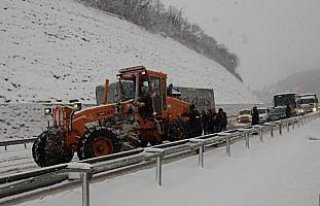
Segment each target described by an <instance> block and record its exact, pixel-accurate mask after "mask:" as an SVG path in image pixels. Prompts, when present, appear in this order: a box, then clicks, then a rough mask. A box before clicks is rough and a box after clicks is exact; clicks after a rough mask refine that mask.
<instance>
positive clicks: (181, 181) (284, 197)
mask: <svg viewBox="0 0 320 206" xmlns="http://www.w3.org/2000/svg"><path fill="white" fill-rule="evenodd" d="M319 124H320V120H317V121H315V122H312V123H311V124H309V125H307V126H303V127H301V128H300V129H296V130H294V131H291V133H287V132H284V135H283V137H280V136H278V135H276V136H275V138H274V139H272V138H270V137H268V138H267V137H266V138H265V139H264V142H263V143H261V142H259V140H258V138H256V139H252V140H251V149H249V150H248V149H245V145H244V142H243V141H241V142H238V143H236V144H233V145H232V146H231V155H232V156H231V157H228V156H227V155H226V154H225V148H219V149H215V150H210V151H207V152H206V153H205V168H204V169H200V168H199V166H198V157H197V156H193V157H190V158H186V159H183V160H179V161H177V162H173V163H170V164H167V165H164V168H163V186H161V187H159V186H158V185H157V184H156V183H155V181H154V176H155V169H154V168H151V169H147V170H143V171H138V172H136V173H132V174H128V175H125V176H120V177H117V178H114V179H109V180H104V181H102V182H101V180H99V182H94V183H91V202H92V205H95V206H99V205H101V206H102V205H118V206H128V205H139V206H144V205H147V206H163V205H184V206H189V205H190V206H193V205H202V206H206V205H208V206H211V205H219V206H233V205H246V206H257V205H259V206H270V205H277V206H278V205H279V206H280V205H281V206H301V205H317V204H318V198H319V191H320V178H319V171H320V150H319V146H320V141H319V140H320V136H319V133H320V129H319ZM310 137H311V138H310ZM311 139H314V140H311ZM133 191H134V192H133ZM59 204H63V205H70V206H71V205H80V204H81V189H80V188H77V189H73V190H70V191H64V192H61V193H58V194H56V193H51V194H50V196H45V197H41V198H40V199H36V200H32V201H30V202H24V203H23V204H21V205H32V206H36V205H47V206H50V205H59Z"/></svg>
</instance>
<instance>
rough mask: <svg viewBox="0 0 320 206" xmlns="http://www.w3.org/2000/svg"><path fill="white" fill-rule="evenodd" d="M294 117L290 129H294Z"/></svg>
mask: <svg viewBox="0 0 320 206" xmlns="http://www.w3.org/2000/svg"><path fill="white" fill-rule="evenodd" d="M295 120H296V119H295V118H294V119H293V120H292V130H294V124H295Z"/></svg>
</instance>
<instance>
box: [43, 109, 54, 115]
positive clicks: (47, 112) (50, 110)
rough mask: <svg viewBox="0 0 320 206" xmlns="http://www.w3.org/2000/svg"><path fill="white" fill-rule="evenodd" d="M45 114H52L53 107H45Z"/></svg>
mask: <svg viewBox="0 0 320 206" xmlns="http://www.w3.org/2000/svg"><path fill="white" fill-rule="evenodd" d="M44 115H52V109H51V108H44Z"/></svg>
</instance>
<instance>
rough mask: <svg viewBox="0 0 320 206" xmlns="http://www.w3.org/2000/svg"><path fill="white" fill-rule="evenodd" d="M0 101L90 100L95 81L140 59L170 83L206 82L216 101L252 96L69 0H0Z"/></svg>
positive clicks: (163, 42)
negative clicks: (164, 74)
mask: <svg viewBox="0 0 320 206" xmlns="http://www.w3.org/2000/svg"><path fill="white" fill-rule="evenodd" d="M0 11H1V19H0V39H1V40H2V42H1V48H2V49H1V50H0V102H4V101H6V100H11V102H16V101H19V102H30V101H37V100H53V101H54V100H56V99H62V100H70V99H75V98H76V99H79V100H81V101H83V102H94V98H95V97H94V96H95V95H94V93H95V91H94V89H95V86H96V85H99V84H101V83H103V82H104V79H105V78H110V79H111V80H114V77H115V75H116V73H117V70H118V69H120V68H124V67H129V66H135V65H145V66H147V67H150V68H153V69H157V70H160V71H163V72H166V73H168V74H169V81H170V82H173V83H175V84H176V85H178V86H188V87H209V88H213V89H214V90H215V96H216V101H217V103H256V102H257V100H256V98H255V97H254V96H253V95H252V94H251V93H250V92H249V90H248V89H247V88H246V87H245V86H244V85H243V84H242V83H241V82H239V81H238V80H237V79H236V78H235V77H233V76H232V75H231V74H230V73H229V72H228V71H226V70H225V69H224V68H222V66H220V65H218V64H217V63H215V62H213V61H211V60H209V59H207V58H205V57H203V56H201V55H199V54H197V53H196V52H194V51H192V50H190V49H188V48H186V47H184V46H183V45H181V44H179V43H177V42H175V41H173V40H171V39H168V38H164V37H162V36H160V35H153V34H150V33H148V32H146V31H145V30H143V29H141V28H140V27H138V26H136V25H133V24H131V23H128V22H127V21H125V20H122V19H120V18H118V17H115V16H112V15H109V14H107V13H105V12H102V11H98V10H95V9H92V8H87V7H86V6H84V5H82V4H79V3H77V2H75V1H72V0H54V1H53V0H25V1H21V0H2V1H1V5H0Z"/></svg>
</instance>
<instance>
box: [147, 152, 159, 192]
mask: <svg viewBox="0 0 320 206" xmlns="http://www.w3.org/2000/svg"><path fill="white" fill-rule="evenodd" d="M145 151H146V152H147V153H153V154H156V155H157V157H156V181H157V182H158V185H159V186H161V185H162V162H161V160H162V157H163V156H164V150H163V149H160V148H146V150H145Z"/></svg>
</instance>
